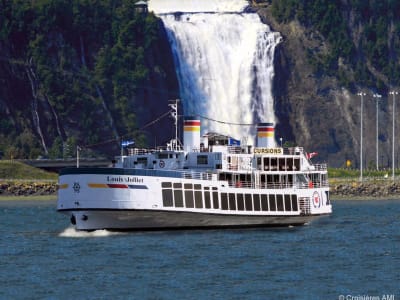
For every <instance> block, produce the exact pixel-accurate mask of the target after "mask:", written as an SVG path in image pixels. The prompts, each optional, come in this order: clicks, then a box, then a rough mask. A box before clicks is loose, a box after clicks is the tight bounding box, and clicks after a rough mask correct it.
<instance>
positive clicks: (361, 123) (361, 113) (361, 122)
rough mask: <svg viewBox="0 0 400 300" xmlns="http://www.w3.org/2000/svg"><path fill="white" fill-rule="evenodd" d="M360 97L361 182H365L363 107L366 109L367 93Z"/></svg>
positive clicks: (359, 94) (360, 94) (361, 94)
mask: <svg viewBox="0 0 400 300" xmlns="http://www.w3.org/2000/svg"><path fill="white" fill-rule="evenodd" d="M357 95H358V96H360V97H361V104H360V106H361V112H360V116H361V117H360V119H361V120H360V181H363V109H364V108H363V107H364V96H366V95H367V94H366V93H363V92H361V93H358V94H357Z"/></svg>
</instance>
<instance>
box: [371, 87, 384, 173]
mask: <svg viewBox="0 0 400 300" xmlns="http://www.w3.org/2000/svg"><path fill="white" fill-rule="evenodd" d="M373 97H374V98H375V99H376V170H377V171H379V155H378V151H379V150H378V149H379V144H378V143H379V141H378V137H379V122H378V120H379V119H378V118H379V117H378V105H379V100H380V98H382V95H379V94H373Z"/></svg>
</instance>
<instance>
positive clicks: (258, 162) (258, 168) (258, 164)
mask: <svg viewBox="0 0 400 300" xmlns="http://www.w3.org/2000/svg"><path fill="white" fill-rule="evenodd" d="M261 168H262V164H261V157H260V156H258V157H257V170H261Z"/></svg>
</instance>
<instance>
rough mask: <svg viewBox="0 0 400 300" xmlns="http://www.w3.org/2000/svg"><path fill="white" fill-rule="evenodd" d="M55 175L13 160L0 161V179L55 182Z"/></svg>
mask: <svg viewBox="0 0 400 300" xmlns="http://www.w3.org/2000/svg"><path fill="white" fill-rule="evenodd" d="M57 177H58V175H57V174H56V173H50V172H46V171H44V170H41V169H37V168H34V167H31V166H28V165H26V164H23V163H21V162H18V161H15V160H0V178H1V179H5V180H8V179H24V180H37V179H41V180H57Z"/></svg>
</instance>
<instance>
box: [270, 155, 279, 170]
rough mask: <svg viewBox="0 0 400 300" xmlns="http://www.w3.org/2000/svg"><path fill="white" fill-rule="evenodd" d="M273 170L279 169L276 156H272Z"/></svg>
mask: <svg viewBox="0 0 400 300" xmlns="http://www.w3.org/2000/svg"><path fill="white" fill-rule="evenodd" d="M270 170H271V171H276V170H278V159H277V158H275V157H271V167H270Z"/></svg>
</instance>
